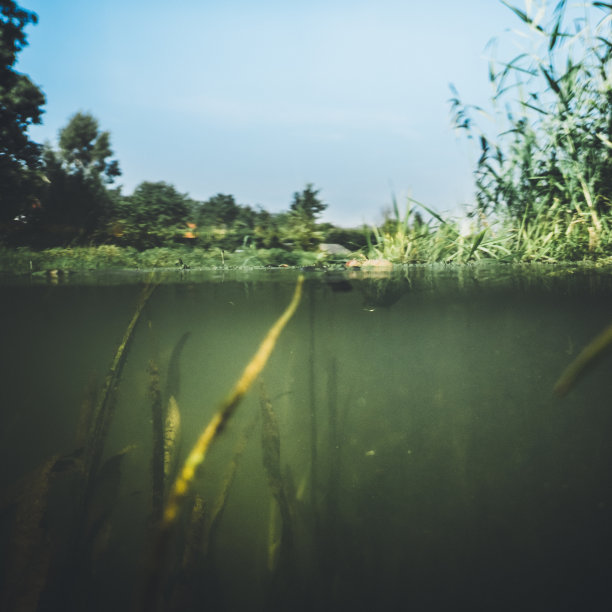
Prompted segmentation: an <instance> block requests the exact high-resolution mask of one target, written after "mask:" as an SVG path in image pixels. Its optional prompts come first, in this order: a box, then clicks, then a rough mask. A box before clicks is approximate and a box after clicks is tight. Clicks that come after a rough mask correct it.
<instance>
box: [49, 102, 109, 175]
mask: <svg viewBox="0 0 612 612" xmlns="http://www.w3.org/2000/svg"><path fill="white" fill-rule="evenodd" d="M112 155H113V151H112V149H111V147H110V133H109V132H100V126H99V124H98V120H97V119H96V118H95V117H93V116H92V115H90V114H89V113H75V114H74V115H72V117H71V118H70V121H69V122H68V124H67V125H66V127H64V128H63V129H61V130H60V133H59V159H60V160H61V163H62V164H63V166H64V168H65V169H66V171H67V172H68V174H73V175H74V174H79V175H84V176H86V177H88V176H95V177H96V178H101V179H102V180H104V182H108V183H112V182H113V181H114V179H115V178H116V177H118V176H120V175H121V170H119V162H118V161H117V160H116V159H109V158H110V157H111V156H112Z"/></svg>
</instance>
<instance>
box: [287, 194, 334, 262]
mask: <svg viewBox="0 0 612 612" xmlns="http://www.w3.org/2000/svg"><path fill="white" fill-rule="evenodd" d="M318 195H319V190H318V189H313V185H312V184H311V183H308V184H307V185H306V188H305V189H304V190H303V191H302V192H296V193H294V194H293V202H292V203H291V206H290V207H289V215H288V217H287V225H286V227H285V228H284V232H283V233H284V234H285V235H284V238H285V240H286V241H287V242H289V243H292V244H294V245H295V246H296V247H298V248H300V249H302V250H303V251H309V250H313V249H315V248H316V247H317V245H318V244H319V243H320V242H321V240H322V238H323V233H322V232H321V231H319V230H318V229H317V225H316V219H317V217H318V216H319V215H320V214H321V213H322V212H323V211H324V210H325V209H326V208H327V204H324V203H323V201H322V200H320V199H319V198H318V197H317V196H318Z"/></svg>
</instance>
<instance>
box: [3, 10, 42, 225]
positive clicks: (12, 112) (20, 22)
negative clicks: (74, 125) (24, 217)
mask: <svg viewBox="0 0 612 612" xmlns="http://www.w3.org/2000/svg"><path fill="white" fill-rule="evenodd" d="M37 21H38V18H37V16H36V14H35V13H32V12H30V11H26V10H23V9H21V8H19V7H18V6H17V4H16V3H15V2H14V1H13V0H0V222H1V221H4V222H6V221H11V220H12V219H14V218H15V217H16V216H18V215H21V214H23V213H24V212H26V211H27V210H28V208H29V207H30V206H31V205H32V198H33V195H34V193H35V187H36V184H37V179H38V178H39V177H38V176H37V174H36V173H35V172H34V171H35V170H36V168H37V167H38V164H39V155H40V147H39V145H37V144H36V143H34V142H32V141H31V140H30V139H29V138H28V134H27V130H28V127H29V126H30V125H32V124H37V123H40V121H41V115H42V112H43V111H42V109H41V107H42V106H43V105H44V103H45V96H44V94H43V93H42V91H41V90H40V89H39V88H38V87H37V86H36V85H34V83H32V81H31V80H30V79H29V77H27V76H26V75H24V74H20V73H18V72H16V71H15V70H14V68H13V66H14V65H15V62H16V61H17V54H18V53H19V52H20V51H21V50H22V49H23V48H24V47H25V46H26V45H27V39H26V35H25V31H24V30H25V27H26V26H27V25H28V24H30V23H32V24H36V23H37Z"/></svg>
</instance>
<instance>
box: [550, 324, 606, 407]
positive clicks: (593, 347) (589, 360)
mask: <svg viewBox="0 0 612 612" xmlns="http://www.w3.org/2000/svg"><path fill="white" fill-rule="evenodd" d="M610 344H612V325H610V326H608V327H606V329H604V330H603V331H602V332H601V333H600V334H599V335H598V336H596V337H595V338H594V339H593V340H592V341H591V342H589V344H587V346H585V347H584V348H583V349H582V351H581V352H580V354H579V355H578V356H577V357H576V359H574V361H572V363H570V364H569V366H567V368H566V369H565V371H564V372H563V374H561V377H560V378H559V380H558V381H557V383H556V384H555V387H554V392H555V394H556V395H559V396H564V395H566V394H567V393H568V392H569V390H570V389H571V388H572V387H573V386H574V384H575V383H576V381H577V380H578V379H579V378H580V376H581V375H582V374H583V373H584V372H585V370H586V369H587V367H588V366H590V365H592V364H593V363H594V361H595V360H596V359H597V358H598V357H599V356H600V355H601V354H602V353H603V351H604V350H605V349H607V348H608V347H609V346H610Z"/></svg>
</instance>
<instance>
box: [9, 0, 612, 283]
mask: <svg viewBox="0 0 612 612" xmlns="http://www.w3.org/2000/svg"><path fill="white" fill-rule="evenodd" d="M501 2H502V4H504V5H505V6H506V7H507V8H508V9H509V11H510V12H511V13H512V17H513V18H514V21H515V22H516V21H517V19H518V24H516V23H515V25H516V26H517V27H516V29H515V30H513V31H512V32H513V34H514V36H515V38H516V39H517V41H520V45H519V47H520V53H519V54H518V55H516V56H515V57H514V58H511V59H510V60H507V59H502V60H495V59H492V60H491V62H490V66H489V75H488V77H489V81H490V84H491V86H492V91H493V94H492V98H491V101H490V102H491V108H490V109H489V108H487V109H484V108H480V107H476V106H473V105H469V104H465V103H463V101H462V100H461V98H460V95H459V93H458V91H457V90H456V89H455V87H454V86H452V85H451V91H452V98H451V99H450V101H449V102H450V105H451V115H452V119H453V123H454V126H455V128H456V129H457V130H458V131H459V132H461V133H462V134H464V135H465V136H467V138H468V140H470V141H472V142H473V143H474V144H475V153H476V160H477V161H476V164H475V171H474V179H475V203H474V204H473V205H470V206H467V205H466V208H465V214H464V216H463V218H460V219H456V218H448V217H445V216H444V215H442V214H440V213H439V212H436V211H435V210H432V209H430V208H428V207H427V206H426V205H423V204H421V203H419V202H417V201H416V200H412V199H409V200H408V202H407V203H406V205H405V208H403V207H400V206H399V205H398V203H397V201H396V200H395V198H394V197H392V198H391V207H390V209H389V210H386V211H385V212H384V214H383V221H382V222H381V223H380V224H377V225H373V226H367V227H366V226H364V227H363V228H354V229H343V228H340V227H336V226H334V225H332V224H330V223H322V222H320V220H319V219H320V216H321V214H322V213H323V211H324V210H325V209H326V208H327V207H328V204H327V203H325V202H324V201H323V200H322V199H321V197H320V195H319V193H320V190H318V189H315V188H314V186H313V184H307V185H306V186H305V188H304V189H303V190H302V191H299V192H296V193H294V194H293V199H292V201H291V203H290V205H289V208H288V210H287V211H284V212H278V213H270V212H268V211H267V210H265V208H263V207H262V206H260V205H256V206H251V205H243V204H238V203H236V201H235V200H234V197H233V196H231V195H227V194H221V193H219V194H217V195H215V196H212V197H210V198H209V199H208V200H206V201H204V202H200V201H195V200H193V199H191V198H190V197H189V196H188V195H187V194H182V193H180V192H179V191H177V189H176V188H175V187H174V186H173V185H170V184H168V183H165V182H163V181H159V182H143V183H141V184H140V185H138V186H137V187H136V189H135V190H134V192H133V193H132V194H131V195H124V194H122V193H121V187H118V186H113V183H114V181H115V180H116V179H117V177H118V176H120V174H121V170H120V168H119V162H118V161H117V160H116V159H114V158H113V155H114V153H113V151H112V149H111V143H110V134H109V132H106V131H101V130H100V127H99V124H98V121H97V119H96V118H95V117H93V116H92V115H90V114H88V113H82V112H77V113H75V114H74V115H73V116H72V117H71V118H70V120H69V122H68V124H67V125H66V126H65V127H64V128H63V129H61V130H60V132H59V135H58V142H57V146H55V147H54V146H53V145H52V144H50V143H46V144H45V145H43V146H41V145H39V144H37V143H34V142H31V141H29V138H28V134H27V128H28V126H29V125H30V124H35V123H40V121H41V114H42V110H41V106H42V105H43V104H44V102H45V100H44V95H43V94H42V92H41V91H40V89H38V87H37V86H36V85H34V84H33V83H32V82H31V81H30V80H29V77H28V76H27V75H23V74H20V73H18V72H16V71H15V70H14V68H13V65H14V64H15V62H16V55H17V52H18V51H20V50H21V49H22V48H23V46H25V44H27V42H26V37H25V33H24V28H25V26H26V25H28V24H29V23H32V24H35V23H36V21H37V17H36V15H35V14H34V13H31V12H29V11H25V10H23V9H20V8H19V7H18V6H17V5H16V4H15V3H14V2H9V4H10V5H11V6H10V7H9V8H7V9H6V11H8V12H6V14H5V17H4V18H1V16H0V26H1V27H2V29H3V31H6V36H9V35H10V36H12V37H13V39H14V40H13V43H14V44H13V49H14V50H13V52H12V54H9V56H8V60H7V65H6V66H0V70H1V71H3V73H2V75H3V76H4V77H5V78H4V79H3V81H2V82H3V83H6V86H5V85H2V86H0V87H2V91H0V93H1V94H2V96H3V97H2V99H3V100H4V102H3V104H4V105H6V107H7V109H8V110H10V107H11V105H13V106H15V109H14V110H15V113H17V111H19V113H17V114H18V115H19V116H17V115H15V116H16V117H17V119H16V123H15V125H14V126H12V127H11V126H8V127H7V129H9V127H10V129H11V130H12V132H14V135H15V138H14V142H15V143H17V144H16V145H15V147H14V150H8V149H7V150H6V151H5V150H3V149H1V148H0V162H2V163H0V186H1V187H0V272H2V273H13V274H29V273H31V274H37V273H45V272H50V273H55V274H58V273H60V272H62V271H66V272H70V271H76V270H96V269H109V268H115V269H116V268H126V269H146V268H176V267H180V268H182V269H187V268H193V269H195V268H217V267H232V268H258V267H285V266H287V267H315V268H316V267H319V268H322V267H325V266H335V267H339V266H347V265H348V266H349V267H351V266H352V267H367V266H372V267H374V266H379V267H385V266H387V267H389V266H392V265H397V264H402V265H405V264H428V263H444V264H466V263H470V262H476V261H483V260H495V261H499V262H504V263H526V262H538V263H568V262H591V263H592V264H594V265H608V264H610V263H612V72H611V71H612V44H611V43H610V40H612V4H610V3H607V2H587V3H585V5H584V7H583V8H582V9H577V8H576V7H574V6H573V5H569V4H568V3H567V0H558V1H557V2H553V3H551V2H548V1H547V0H536V1H534V2H526V3H525V11H523V10H522V9H521V8H518V7H515V6H512V5H510V4H508V3H507V2H506V1H505V0H501ZM11 11H12V13H11ZM15 23H18V27H16V26H15ZM9 42H10V41H9ZM492 46H493V45H492ZM5 90H6V91H5ZM24 92H26V93H27V96H26V98H27V103H26V102H24V99H23V96H24V95H25V94H24ZM20 96H21V97H20ZM9 114H10V113H9ZM9 114H7V117H8V116H9ZM476 118H478V121H477V120H476ZM2 129H4V128H2ZM401 208H402V210H400V209H401ZM340 247H342V248H340Z"/></svg>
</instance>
